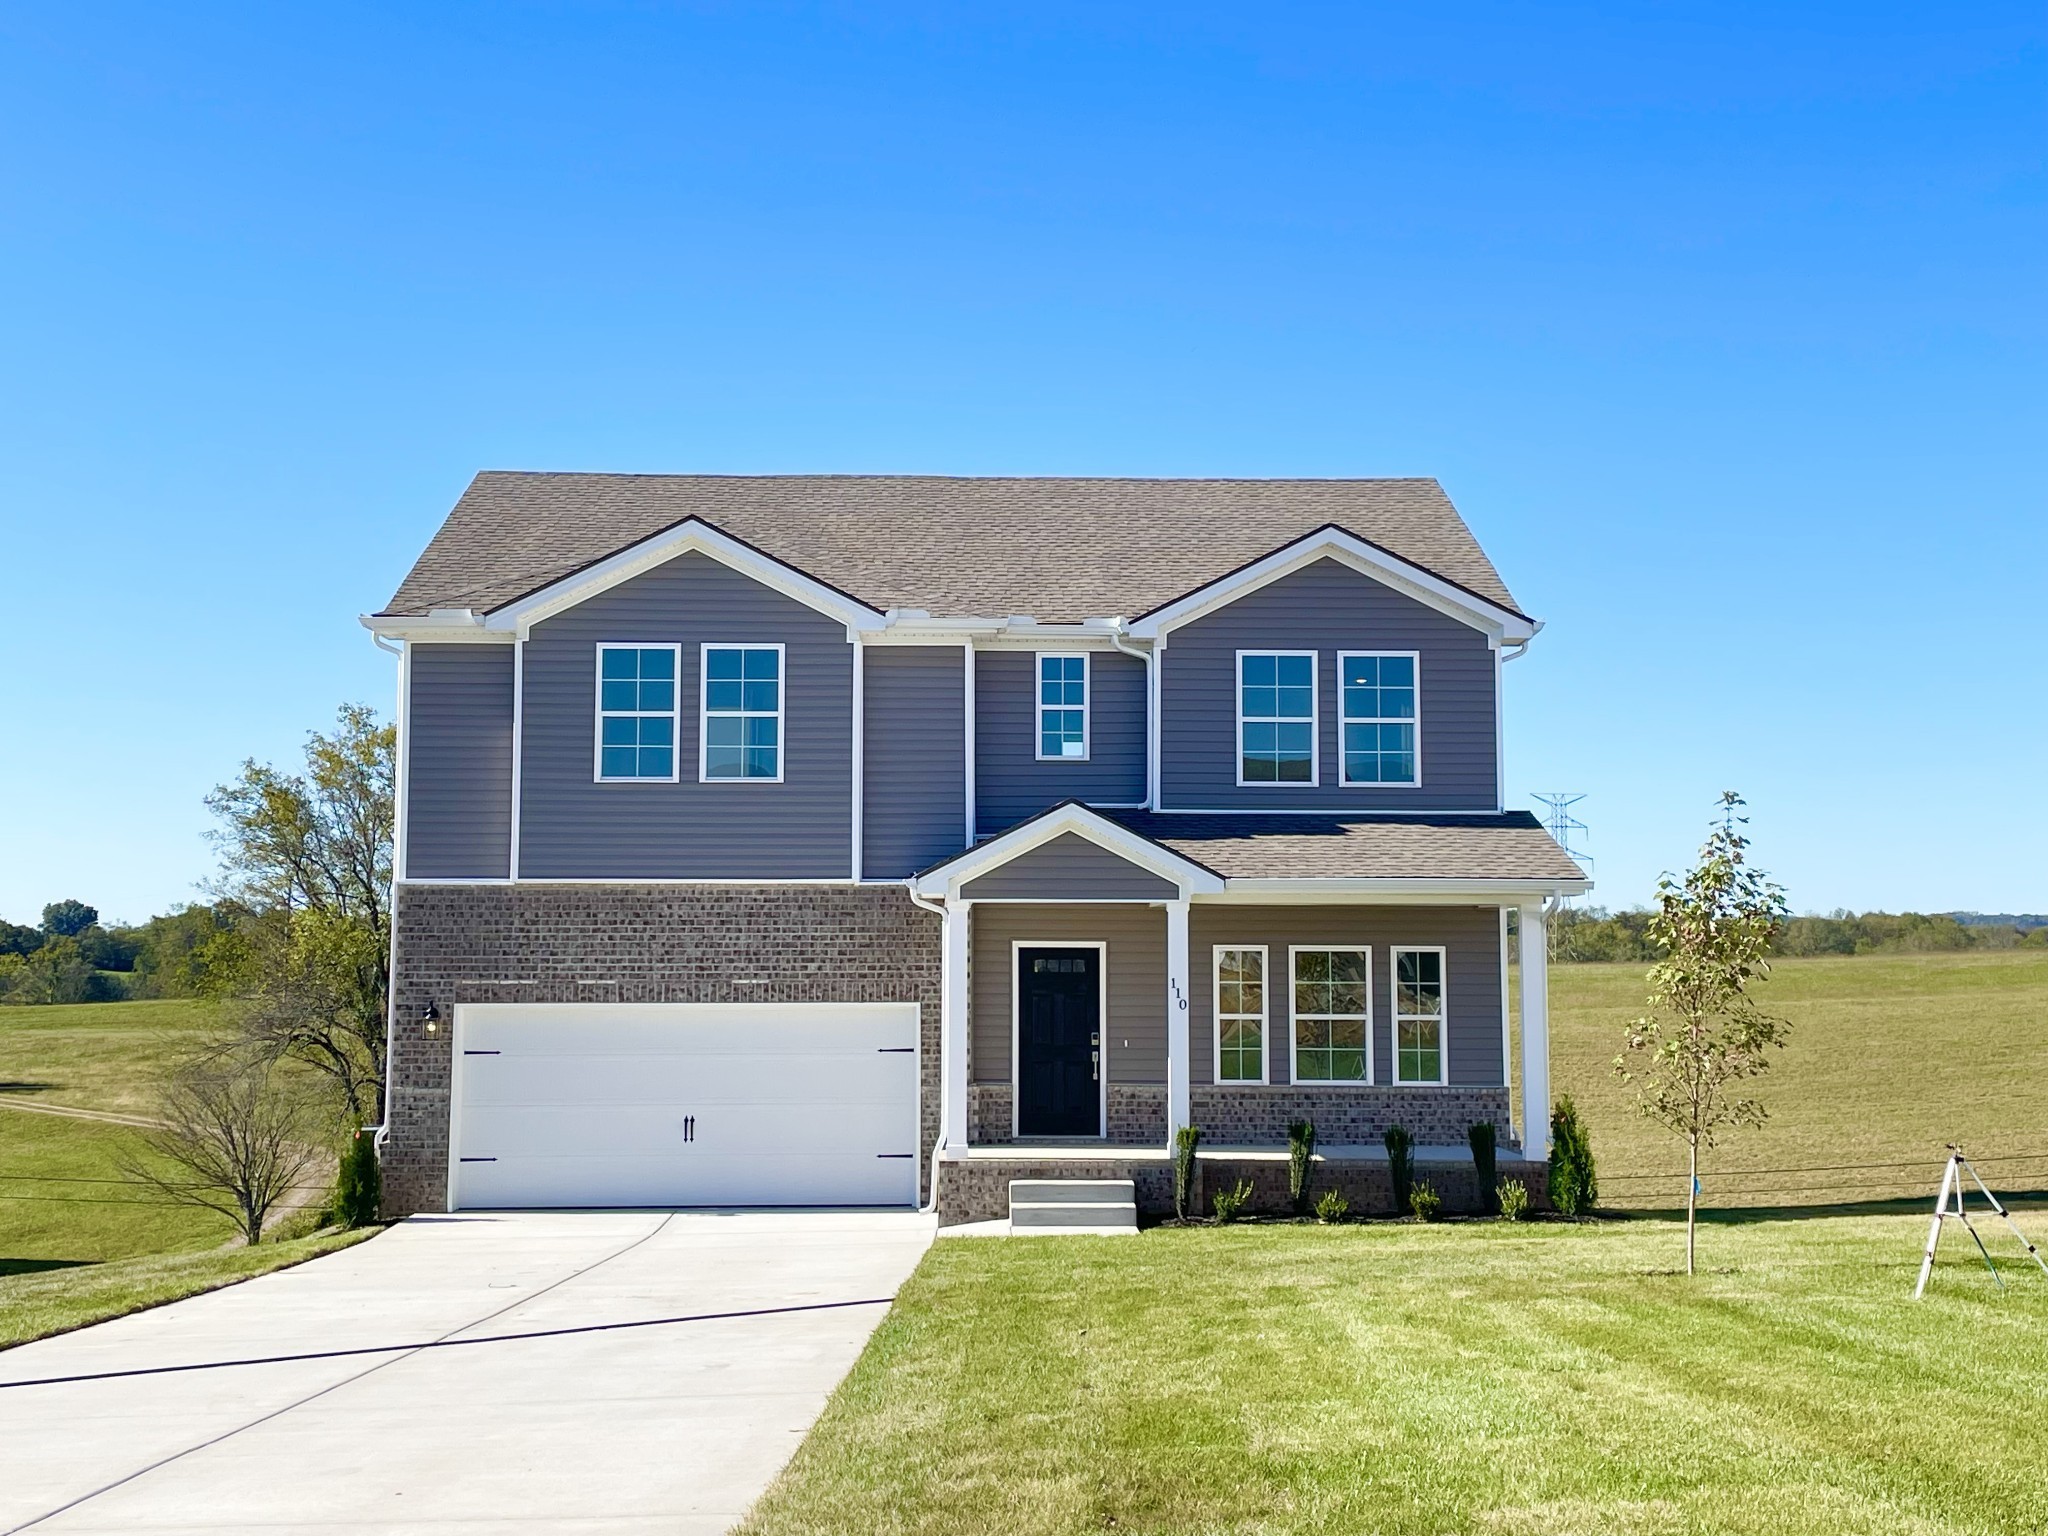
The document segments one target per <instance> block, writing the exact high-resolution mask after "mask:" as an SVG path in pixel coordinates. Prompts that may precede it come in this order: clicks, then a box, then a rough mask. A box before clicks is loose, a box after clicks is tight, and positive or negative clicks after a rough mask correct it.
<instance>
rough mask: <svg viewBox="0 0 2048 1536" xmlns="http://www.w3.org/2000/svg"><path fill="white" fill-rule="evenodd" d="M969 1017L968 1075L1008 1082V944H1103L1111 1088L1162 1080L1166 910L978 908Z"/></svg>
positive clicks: (1105, 1035) (978, 1079)
mask: <svg viewBox="0 0 2048 1536" xmlns="http://www.w3.org/2000/svg"><path fill="white" fill-rule="evenodd" d="M971 921H972V924H973V932H972V940H971V943H972V954H971V956H970V965H969V968H970V974H971V981H970V989H971V995H972V1005H971V1007H972V1015H973V1017H972V1019H971V1021H970V1025H969V1029H970V1035H969V1040H968V1046H967V1060H968V1072H969V1076H970V1078H971V1079H972V1081H974V1082H977V1083H1007V1082H1009V1081H1010V1080H1011V1079H1010V1025H1011V1019H1010V1010H1011V981H1012V974H1011V959H1010V953H1011V951H1010V946H1011V945H1012V944H1013V943H1014V942H1016V941H1018V940H1023V941H1026V942H1035V941H1038V940H1045V941H1048V942H1050V943H1055V944H1057V943H1061V942H1072V941H1075V940H1090V941H1093V940H1101V941H1103V942H1105V943H1107V944H1108V946H1109V948H1108V950H1107V951H1106V954H1107V959H1106V961H1105V964H1106V966H1107V970H1108V978H1109V979H1108V993H1109V997H1108V1009H1107V1014H1108V1017H1107V1019H1106V1027H1105V1028H1104V1031H1103V1041H1104V1044H1105V1046H1106V1048H1107V1050H1108V1056H1107V1058H1106V1059H1107V1068H1108V1072H1109V1081H1110V1082H1112V1083H1163V1082H1165V1081H1166V913H1165V912H1164V911H1163V910H1162V909H1160V908H1158V907H1141V906H1099V907H1063V906H1044V907H1038V906H1028V905H1022V904H1018V905H1002V906H988V907H982V906H977V907H976V908H974V916H973V918H972V919H971Z"/></svg>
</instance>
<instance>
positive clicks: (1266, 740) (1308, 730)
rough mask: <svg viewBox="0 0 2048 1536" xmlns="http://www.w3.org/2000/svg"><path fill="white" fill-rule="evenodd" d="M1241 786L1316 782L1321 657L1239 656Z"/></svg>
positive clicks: (1302, 653)
mask: <svg viewBox="0 0 2048 1536" xmlns="http://www.w3.org/2000/svg"><path fill="white" fill-rule="evenodd" d="M1237 747H1238V766H1237V782H1238V783H1240V784H1314V783H1315V782H1316V653H1315V652H1314V651H1239V652H1238V653H1237Z"/></svg>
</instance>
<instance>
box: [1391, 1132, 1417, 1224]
mask: <svg viewBox="0 0 2048 1536" xmlns="http://www.w3.org/2000/svg"><path fill="white" fill-rule="evenodd" d="M1386 1143H1387V1172H1388V1174H1389V1175H1390V1176H1391V1177H1392V1178H1393V1181H1394V1214H1395V1215H1396V1216H1399V1215H1401V1214H1402V1213H1403V1212H1404V1211H1406V1210H1407V1209H1408V1196H1409V1193H1410V1192H1411V1191H1412V1190H1413V1189H1414V1187H1415V1154H1414V1147H1415V1138H1414V1137H1413V1136H1410V1135H1409V1134H1408V1132H1407V1130H1406V1128H1405V1127H1402V1126H1398V1125H1390V1126H1388V1127H1387V1134H1386Z"/></svg>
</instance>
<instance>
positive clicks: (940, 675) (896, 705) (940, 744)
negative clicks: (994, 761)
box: [861, 645, 967, 880]
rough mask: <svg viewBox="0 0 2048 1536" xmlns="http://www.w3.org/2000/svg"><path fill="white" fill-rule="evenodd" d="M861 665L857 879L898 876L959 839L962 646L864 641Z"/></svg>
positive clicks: (951, 848)
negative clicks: (863, 737)
mask: <svg viewBox="0 0 2048 1536" xmlns="http://www.w3.org/2000/svg"><path fill="white" fill-rule="evenodd" d="M861 666H862V679H861V689H862V693H863V695H864V696H865V699H866V708H867V746H866V752H865V757H864V760H863V763H862V780H863V786H864V790H865V793H864V796H863V799H864V802H865V804H864V808H863V810H862V813H861V814H862V832H863V836H862V841H863V843H864V844H865V845H866V846H865V849H864V851H863V853H862V858H861V876H862V878H863V879H868V880H899V879H901V878H903V877H904V876H905V875H911V874H915V873H916V872H917V871H918V870H920V869H924V868H926V867H927V866H929V865H932V864H936V863H938V862H939V861H940V860H941V859H944V858H948V857H950V856H952V855H953V854H956V853H958V852H959V851H960V849H961V848H962V847H963V846H964V845H965V843H966V840H967V772H966V757H967V688H966V683H967V677H966V666H967V652H966V650H965V649H964V648H963V647H961V646H957V645H952V646H924V645H919V646H897V645H871V646H868V647H867V648H866V651H865V654H864V655H863V657H862V661H861Z"/></svg>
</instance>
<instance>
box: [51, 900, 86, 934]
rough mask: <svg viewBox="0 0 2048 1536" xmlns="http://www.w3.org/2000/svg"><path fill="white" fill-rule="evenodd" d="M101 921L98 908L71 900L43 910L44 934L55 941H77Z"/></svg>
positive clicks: (52, 904)
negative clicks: (76, 939)
mask: <svg viewBox="0 0 2048 1536" xmlns="http://www.w3.org/2000/svg"><path fill="white" fill-rule="evenodd" d="M99 920H100V914H99V909H98V908H96V907H88V906H87V905H86V904H85V903H84V902H82V901H74V900H71V899H69V898H66V899H65V900H63V901H53V902H51V903H50V904H49V905H48V906H47V907H45V908H43V932H45V933H47V934H48V935H50V937H51V938H53V939H75V938H77V937H78V935H80V934H81V933H83V932H85V930H86V929H88V928H90V927H92V926H93V925H94V924H95V923H97V922H98V921H99Z"/></svg>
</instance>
